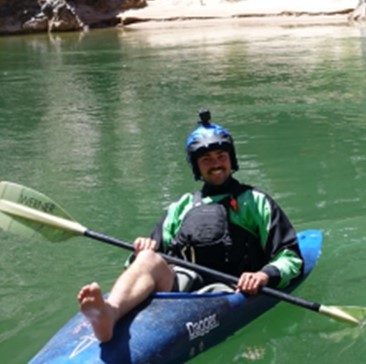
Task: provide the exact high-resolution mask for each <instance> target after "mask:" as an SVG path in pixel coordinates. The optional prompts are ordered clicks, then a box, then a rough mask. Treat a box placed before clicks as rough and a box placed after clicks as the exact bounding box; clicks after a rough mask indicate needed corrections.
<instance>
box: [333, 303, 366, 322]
mask: <svg viewBox="0 0 366 364" xmlns="http://www.w3.org/2000/svg"><path fill="white" fill-rule="evenodd" d="M338 308H339V309H341V310H342V311H343V312H345V313H346V314H347V315H350V316H352V317H354V318H355V319H356V320H358V322H359V324H360V325H362V326H364V325H366V307H360V306H341V307H338Z"/></svg>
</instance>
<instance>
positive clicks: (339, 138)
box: [0, 22, 366, 364]
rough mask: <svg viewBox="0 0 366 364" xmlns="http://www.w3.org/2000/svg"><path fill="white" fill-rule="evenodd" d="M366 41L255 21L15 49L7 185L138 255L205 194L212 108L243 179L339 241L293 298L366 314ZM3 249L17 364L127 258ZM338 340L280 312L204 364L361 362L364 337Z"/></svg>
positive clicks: (116, 253) (100, 251) (338, 331)
mask: <svg viewBox="0 0 366 364" xmlns="http://www.w3.org/2000/svg"><path fill="white" fill-rule="evenodd" d="M365 42H366V40H365V37H364V29H358V28H352V27H341V26H338V27H332V26H330V27H319V26H312V27H297V28H291V27H250V28H249V27H245V26H243V25H241V23H240V22H234V23H233V24H231V25H223V24H221V25H220V26H213V25H205V26H202V27H201V28H200V30H199V31H197V29H196V28H192V27H190V26H189V25H188V23H187V24H185V26H183V27H182V29H177V28H170V29H168V30H163V29H155V30H153V29H149V30H103V31H95V32H91V33H86V34H83V35H79V34H73V33H70V34H61V35H37V36H29V37H11V38H7V37H4V38H0V47H1V52H0V81H1V82H0V95H1V96H0V108H1V113H0V128H1V133H0V153H1V154H0V155H1V159H0V174H1V179H2V180H10V181H14V182H18V183H21V184H25V185H27V186H29V187H33V188H35V189H37V190H39V191H41V192H44V193H46V194H47V195H49V196H50V197H51V198H54V199H55V200H56V201H57V202H59V203H60V204H61V205H62V206H64V207H65V209H66V210H67V211H69V212H70V214H71V215H73V216H76V217H77V220H79V221H80V222H81V223H83V224H84V223H85V224H86V225H87V226H88V227H89V226H90V228H93V229H96V230H100V231H101V232H105V233H108V234H110V235H114V236H117V237H120V238H122V239H123V240H126V241H132V240H133V239H134V238H135V237H136V236H138V235H145V234H149V233H150V230H151V228H152V227H153V225H154V224H155V222H156V221H158V220H159V218H160V215H161V213H162V210H163V208H164V207H166V206H167V204H168V203H169V202H171V201H172V200H175V199H177V198H178V197H179V196H180V194H182V193H183V192H186V191H187V190H194V189H197V188H199V187H198V186H199V185H198V184H196V183H195V182H194V181H193V178H192V175H191V171H190V169H189V166H188V165H187V163H186V161H185V156H184V142H185V138H186V136H187V135H188V133H189V132H190V131H191V130H192V129H193V128H194V127H195V122H196V121H197V115H196V112H197V110H198V109H200V108H201V107H208V108H210V110H211V112H212V115H213V119H214V121H216V122H218V123H222V124H224V125H225V127H227V128H228V129H229V130H230V131H231V132H232V133H233V135H234V137H235V140H236V149H237V153H238V156H239V163H240V170H239V172H238V173H237V176H238V178H239V179H241V180H242V181H246V182H247V183H250V184H253V185H257V186H258V187H260V188H262V189H264V190H266V191H268V192H269V193H271V194H272V195H273V196H274V197H275V198H276V199H277V200H278V202H279V203H280V205H281V206H282V207H283V208H284V209H285V210H286V212H287V213H288V215H289V216H290V218H291V220H292V221H293V222H294V224H295V226H296V228H297V229H298V230H302V229H306V228H318V229H321V230H323V231H324V235H325V241H324V249H323V254H322V257H321V260H320V262H319V264H318V267H317V268H316V270H315V271H314V273H313V274H312V275H311V277H310V278H309V280H308V281H307V282H306V283H305V284H304V285H303V286H301V287H300V288H299V289H298V290H297V291H296V294H297V295H299V296H300V297H304V298H307V299H310V300H315V301H319V302H322V303H323V302H324V304H335V305H337V304H339V305H346V304H347V305H352V304H353V305H360V306H362V305H363V304H364V302H365V300H366V296H365V293H364V290H363V289H362V287H363V284H364V283H366V282H364V281H365V279H364V276H365V267H364V256H365V254H366V252H365V244H364V243H365V238H364V219H365V214H366V206H365V204H364V201H365V199H366V191H365V188H364V186H365V179H366V172H365V171H366V165H365V162H366V153H365V148H364V144H365V138H366V137H365V133H364V131H365V128H366V126H365V125H366V124H365V122H364V114H365V111H366V104H365V89H366V87H365V86H366V85H365V79H364V77H362V75H363V74H364V66H365V49H366V48H365ZM0 249H1V252H2V254H1V255H0V273H1V274H0V283H1V287H2V293H1V298H2V305H1V307H0V357H1V358H5V359H3V360H7V362H12V363H15V364H16V363H24V362H26V361H27V360H29V358H30V357H32V355H34V354H35V353H36V352H37V351H38V350H39V349H40V347H41V346H42V345H43V344H44V343H45V341H46V340H47V339H48V338H49V337H50V336H51V335H52V334H53V333H54V332H55V331H56V330H57V329H59V328H60V327H61V326H62V325H63V324H64V323H65V322H66V321H67V320H68V319H69V318H70V317H71V316H72V315H73V314H74V313H75V312H76V311H77V306H76V302H75V294H76V292H77V291H78V288H79V287H80V286H81V285H83V284H85V283H86V282H88V281H89V280H96V281H99V282H101V284H102V286H103V287H106V289H108V288H109V287H110V286H111V284H112V282H113V280H114V278H115V277H116V275H117V274H118V273H119V272H120V270H121V267H122V264H123V260H124V258H125V257H126V256H127V252H125V251H122V250H118V249H117V250H116V248H113V247H106V246H104V245H103V244H101V243H96V242H89V241H87V240H85V239H82V238H78V239H74V240H73V241H72V242H69V243H63V244H55V245H53V244H50V243H47V242H45V241H25V239H24V240H20V239H19V238H16V237H9V236H4V234H1V233H0ZM14 297H16V298H17V299H16V300H14ZM341 325H342V324H339V323H334V322H332V321H329V320H328V319H327V318H324V317H319V315H316V314H314V313H308V312H304V310H302V309H299V308H294V307H289V306H288V305H286V304H281V305H279V306H278V307H277V308H276V309H274V310H272V311H271V312H270V313H268V314H267V315H265V316H264V317H262V318H261V319H259V320H257V321H256V322H255V323H253V324H252V325H250V326H248V328H246V329H243V330H241V331H240V333H239V334H238V335H235V336H233V337H232V338H231V339H230V340H228V341H227V342H225V343H223V344H221V345H219V346H218V347H216V348H214V349H212V350H211V351H210V352H209V353H206V354H204V355H202V356H201V357H197V359H194V360H192V363H200V362H202V363H203V362H205V363H207V362H210V363H213V362H220V363H224V362H227V363H229V362H235V363H248V362H258V363H274V362H276V363H292V362H296V363H298V364H302V363H308V362H309V361H312V362H313V363H314V364H317V363H319V364H320V363H323V362H325V360H326V362H337V361H338V356H339V357H342V358H346V355H347V361H348V362H349V363H350V364H353V363H355V364H356V363H359V362H362V360H363V357H362V360H361V359H360V358H361V357H360V355H361V354H360V353H361V352H362V347H363V346H364V334H363V330H361V331H360V330H358V329H356V330H354V329H350V328H345V327H343V326H341ZM352 330H354V331H352ZM343 332H347V334H343ZM335 338H336V339H335ZM19 347H22V348H24V350H22V351H19V350H18V349H17V348H19ZM348 348H349V349H348ZM219 359H220V361H218V360H219ZM360 360H361V361H360Z"/></svg>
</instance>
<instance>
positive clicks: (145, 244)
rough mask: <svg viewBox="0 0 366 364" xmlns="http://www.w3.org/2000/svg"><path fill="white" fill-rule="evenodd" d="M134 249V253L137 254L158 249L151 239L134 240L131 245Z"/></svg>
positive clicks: (139, 238)
mask: <svg viewBox="0 0 366 364" xmlns="http://www.w3.org/2000/svg"><path fill="white" fill-rule="evenodd" d="M133 245H134V248H135V253H136V254H138V253H139V252H140V251H142V250H148V249H149V250H156V249H157V247H158V244H157V242H156V241H155V240H154V239H151V238H143V237H138V238H136V240H135V242H134V243H133Z"/></svg>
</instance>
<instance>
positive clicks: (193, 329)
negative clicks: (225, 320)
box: [186, 314, 220, 341]
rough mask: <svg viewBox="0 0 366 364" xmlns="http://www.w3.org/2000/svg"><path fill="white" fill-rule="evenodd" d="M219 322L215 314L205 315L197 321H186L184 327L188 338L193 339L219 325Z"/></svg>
mask: <svg viewBox="0 0 366 364" xmlns="http://www.w3.org/2000/svg"><path fill="white" fill-rule="evenodd" d="M219 326H220V323H219V321H218V320H217V318H216V314H213V315H210V316H207V317H205V318H203V319H202V320H199V321H197V322H186V328H187V330H188V334H189V340H190V341H191V340H194V339H196V338H197V337H200V336H205V335H206V334H208V333H209V332H210V331H212V330H213V329H215V328H216V327H219Z"/></svg>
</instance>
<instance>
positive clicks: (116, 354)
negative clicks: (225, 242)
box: [30, 230, 322, 364]
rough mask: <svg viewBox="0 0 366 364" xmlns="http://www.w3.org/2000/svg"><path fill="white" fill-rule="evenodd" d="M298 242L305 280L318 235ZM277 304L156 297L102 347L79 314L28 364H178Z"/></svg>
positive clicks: (230, 297)
mask: <svg viewBox="0 0 366 364" xmlns="http://www.w3.org/2000/svg"><path fill="white" fill-rule="evenodd" d="M298 240H299V244H300V248H301V252H302V255H303V258H304V261H305V274H304V278H305V277H306V276H308V275H309V273H310V272H311V271H312V269H313V268H314V266H315V264H316V262H317V260H318V257H319V255H320V252H321V245H322V234H321V232H319V231H317V230H307V231H304V232H302V233H299V234H298ZM294 288H295V287H291V289H289V290H288V291H290V290H292V289H294ZM277 303H278V300H275V299H273V298H270V297H267V296H264V295H262V294H258V295H256V296H250V297H246V296H245V295H244V294H242V293H203V294H202V293H172V292H171V293H155V294H154V295H152V297H151V298H150V299H148V300H147V301H146V302H144V303H143V304H142V305H140V306H139V307H137V308H135V309H134V310H133V311H132V312H130V313H129V314H128V315H126V316H125V317H124V318H122V319H121V320H120V321H119V322H118V323H117V324H116V326H115V328H114V334H113V338H112V340H111V341H109V342H108V343H103V344H101V343H100V342H99V341H98V340H97V339H96V338H95V336H94V334H93V331H92V328H91V325H90V323H89V322H88V321H87V320H86V319H85V317H84V316H83V315H82V314H81V313H78V314H77V315H76V316H75V317H74V318H73V319H71V320H70V321H69V322H68V323H67V324H66V325H65V326H64V327H63V328H62V329H61V330H60V331H59V332H58V333H56V335H55V336H54V337H53V338H52V339H51V340H50V341H49V342H48V343H47V344H46V346H45V347H44V348H43V349H42V350H41V351H40V352H39V354H38V355H36V356H35V357H34V359H32V360H31V361H30V364H41V363H47V364H51V363H55V364H56V363H70V364H71V363H80V364H81V363H83V364H84V363H93V364H94V363H95V364H100V363H108V364H119V363H121V364H122V363H123V364H146V363H159V364H163V363H181V362H184V361H187V360H189V359H191V358H193V357H194V356H196V355H198V354H199V353H201V352H203V351H205V350H207V349H208V348H210V347H212V346H214V345H216V344H218V343H219V342H221V341H223V340H225V339H226V338H227V337H228V336H230V335H232V334H233V333H235V331H237V330H239V329H240V328H242V327H244V326H245V325H247V324H248V323H249V322H251V321H253V320H255V319H256V318H257V317H259V316H260V315H262V314H263V313H265V312H266V311H268V310H269V309H270V308H272V307H273V306H274V305H276V304H277Z"/></svg>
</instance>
